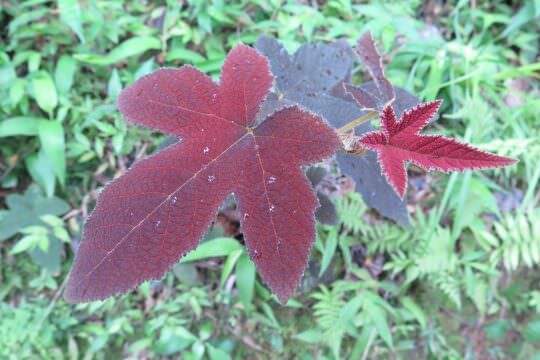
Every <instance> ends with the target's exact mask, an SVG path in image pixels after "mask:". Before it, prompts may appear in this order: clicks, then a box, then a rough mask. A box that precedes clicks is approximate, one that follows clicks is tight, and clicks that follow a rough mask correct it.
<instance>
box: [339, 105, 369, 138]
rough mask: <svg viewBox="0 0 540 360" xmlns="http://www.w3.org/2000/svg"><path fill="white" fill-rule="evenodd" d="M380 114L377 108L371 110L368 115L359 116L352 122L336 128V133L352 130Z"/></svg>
mask: <svg viewBox="0 0 540 360" xmlns="http://www.w3.org/2000/svg"><path fill="white" fill-rule="evenodd" d="M378 114H379V112H378V111H375V110H374V111H371V112H368V113H367V114H366V115H364V116H362V117H359V118H358V119H356V120H353V121H351V122H350V123H348V124H346V125H344V126H342V127H340V128H339V129H337V130H336V133H338V134H343V133H344V132H345V131H349V130H352V129H354V128H355V127H357V126H358V125H360V124H363V123H365V122H366V121H368V120H371V119H373V118H374V117H375V116H377V115H378Z"/></svg>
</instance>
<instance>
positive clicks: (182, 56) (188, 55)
mask: <svg viewBox="0 0 540 360" xmlns="http://www.w3.org/2000/svg"><path fill="white" fill-rule="evenodd" d="M165 60H167V61H174V60H182V61H185V62H189V63H192V64H198V63H201V62H203V61H205V60H206V59H205V58H204V56H202V55H201V54H198V53H196V52H195V51H191V50H188V49H182V48H176V49H172V50H171V51H169V53H168V54H167V57H166V58H165Z"/></svg>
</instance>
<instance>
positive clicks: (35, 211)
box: [0, 185, 70, 241]
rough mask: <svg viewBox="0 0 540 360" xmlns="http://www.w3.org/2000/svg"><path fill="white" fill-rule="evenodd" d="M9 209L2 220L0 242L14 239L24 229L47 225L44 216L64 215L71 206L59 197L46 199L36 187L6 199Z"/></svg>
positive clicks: (0, 221) (0, 222)
mask: <svg viewBox="0 0 540 360" xmlns="http://www.w3.org/2000/svg"><path fill="white" fill-rule="evenodd" d="M6 204H7V206H8V208H9V210H8V211H7V212H4V213H3V217H2V218H1V219H0V241H2V240H5V239H7V238H10V237H12V236H13V235H15V234H16V233H18V232H21V231H22V229H26V228H28V227H29V226H34V225H40V226H43V225H47V223H46V222H44V221H43V219H42V216H44V215H57V216H59V215H62V214H64V213H66V212H67V211H68V210H69V208H70V207H69V205H68V204H67V203H65V202H64V201H63V200H61V199H59V198H57V197H51V198H45V197H43V196H42V195H41V193H40V191H39V189H38V188H37V187H36V186H35V185H34V186H31V187H29V188H28V190H26V192H25V193H24V194H11V195H8V196H7V197H6Z"/></svg>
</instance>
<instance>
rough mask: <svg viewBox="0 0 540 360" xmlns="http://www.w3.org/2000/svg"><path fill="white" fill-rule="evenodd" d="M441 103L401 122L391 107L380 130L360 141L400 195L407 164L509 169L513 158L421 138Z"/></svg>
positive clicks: (433, 137) (413, 112) (435, 138)
mask: <svg viewBox="0 0 540 360" xmlns="http://www.w3.org/2000/svg"><path fill="white" fill-rule="evenodd" d="M440 104H441V100H436V101H433V102H430V103H425V104H421V105H418V106H416V107H414V108H412V109H409V110H407V111H406V112H404V113H403V115H402V117H401V119H400V120H399V121H398V120H397V117H396V114H395V113H394V110H393V109H392V107H391V106H388V107H386V108H385V109H384V110H383V112H382V113H381V131H373V132H370V133H368V134H365V135H364V136H363V137H362V138H361V139H360V142H361V143H362V145H364V146H365V147H366V148H368V149H370V150H372V151H375V152H377V159H378V161H379V163H380V164H381V169H382V172H383V174H384V175H385V177H386V179H387V180H388V183H389V184H390V185H391V186H392V188H393V189H394V191H395V192H396V193H397V194H398V195H399V196H400V197H403V196H404V195H405V191H406V188H407V171H406V169H405V162H406V161H408V162H412V163H414V164H416V165H418V166H420V167H422V168H424V169H426V170H439V171H444V172H448V171H462V170H467V169H486V168H495V167H502V166H508V165H511V164H513V163H515V162H516V160H514V159H510V158H506V157H502V156H498V155H494V154H491V153H488V152H484V151H481V150H479V149H477V148H474V147H472V146H470V145H468V144H465V143H462V142H458V141H456V140H454V139H451V138H447V137H444V136H442V135H421V134H420V130H422V129H423V128H424V127H425V126H426V125H427V124H428V122H429V120H430V119H431V118H432V117H433V116H434V115H435V113H436V112H437V110H438V109H439V106H440Z"/></svg>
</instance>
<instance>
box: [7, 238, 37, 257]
mask: <svg viewBox="0 0 540 360" xmlns="http://www.w3.org/2000/svg"><path fill="white" fill-rule="evenodd" d="M38 242H39V236H37V235H28V236H25V237H23V238H22V239H21V240H19V241H18V242H17V244H15V246H14V247H13V248H12V249H11V254H13V255H15V254H19V253H21V252H24V251H26V250H30V249H32V248H34V247H35V246H36V245H37V243H38Z"/></svg>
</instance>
